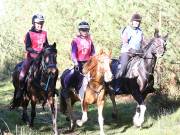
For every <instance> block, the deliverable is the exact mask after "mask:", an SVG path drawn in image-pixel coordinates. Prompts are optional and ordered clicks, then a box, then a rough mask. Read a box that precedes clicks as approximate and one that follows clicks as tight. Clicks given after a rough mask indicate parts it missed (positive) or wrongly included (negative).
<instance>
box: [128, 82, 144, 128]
mask: <svg viewBox="0 0 180 135" xmlns="http://www.w3.org/2000/svg"><path fill="white" fill-rule="evenodd" d="M129 84H130V86H131V89H132V95H133V97H134V99H135V100H136V101H137V102H138V106H137V107H136V113H135V115H134V117H133V123H134V125H135V126H137V127H140V126H141V125H142V123H143V122H144V114H145V111H146V106H145V104H144V98H143V95H142V93H141V92H140V90H139V87H138V86H137V85H136V84H134V82H133V83H129Z"/></svg>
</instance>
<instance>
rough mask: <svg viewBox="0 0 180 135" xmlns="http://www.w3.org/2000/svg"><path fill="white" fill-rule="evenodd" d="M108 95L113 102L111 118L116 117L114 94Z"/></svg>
mask: <svg viewBox="0 0 180 135" xmlns="http://www.w3.org/2000/svg"><path fill="white" fill-rule="evenodd" d="M109 97H110V99H111V102H112V104H113V110H112V118H113V119H117V114H118V111H117V106H116V101H115V95H114V94H109Z"/></svg>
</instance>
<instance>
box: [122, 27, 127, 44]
mask: <svg viewBox="0 0 180 135" xmlns="http://www.w3.org/2000/svg"><path fill="white" fill-rule="evenodd" d="M121 38H122V44H123V45H128V33H127V31H126V30H124V32H123V33H122V37H121Z"/></svg>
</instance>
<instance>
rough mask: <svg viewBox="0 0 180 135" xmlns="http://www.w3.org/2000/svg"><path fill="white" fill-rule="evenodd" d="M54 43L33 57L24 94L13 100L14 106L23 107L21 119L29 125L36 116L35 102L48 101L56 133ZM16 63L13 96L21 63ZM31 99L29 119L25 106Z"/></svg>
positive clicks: (56, 73)
mask: <svg viewBox="0 0 180 135" xmlns="http://www.w3.org/2000/svg"><path fill="white" fill-rule="evenodd" d="M56 56H57V50H56V44H55V43H54V44H53V45H47V47H46V48H45V49H44V50H43V51H42V53H41V54H39V57H38V58H37V59H35V60H34V61H33V63H32V65H31V67H30V69H29V72H28V75H27V77H26V81H25V84H26V85H25V88H24V94H23V97H22V99H21V100H19V101H15V99H14V102H15V103H16V107H19V106H22V107H23V114H22V120H23V121H24V122H26V123H27V124H28V125H29V126H31V127H32V126H33V123H34V118H35V116H36V111H35V109H36V103H37V102H38V101H39V102H42V103H43V104H42V105H43V108H44V105H45V104H46V103H47V102H48V104H49V106H50V109H51V112H52V122H53V131H54V134H56V135H57V134H58V132H57V125H56V111H57V110H56V109H57V108H55V99H54V96H55V87H56V81H57V77H58V69H57V66H56V63H57V62H56ZM21 64H22V62H21V63H20V64H18V65H17V66H16V67H15V69H14V72H13V75H12V78H13V85H14V88H15V92H14V97H15V95H16V92H17V90H18V89H19V79H18V78H19V73H20V70H21V66H20V65H21ZM29 101H31V120H29V117H28V114H27V107H28V104H29Z"/></svg>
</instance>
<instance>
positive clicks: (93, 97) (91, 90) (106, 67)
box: [60, 50, 112, 135]
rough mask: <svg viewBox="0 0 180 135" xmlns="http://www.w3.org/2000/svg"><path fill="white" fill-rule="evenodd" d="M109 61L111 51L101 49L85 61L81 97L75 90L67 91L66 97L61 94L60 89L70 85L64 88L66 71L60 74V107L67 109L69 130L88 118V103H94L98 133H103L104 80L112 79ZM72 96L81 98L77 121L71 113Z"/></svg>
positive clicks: (65, 89) (62, 109) (63, 89)
mask: <svg viewBox="0 0 180 135" xmlns="http://www.w3.org/2000/svg"><path fill="white" fill-rule="evenodd" d="M110 63H111V52H109V53H108V54H107V53H105V52H104V51H103V50H101V51H100V53H99V54H97V55H95V56H92V57H91V58H90V60H88V61H87V62H86V63H85V65H84V66H83V75H84V79H83V86H82V87H84V88H83V89H84V90H85V91H84V92H85V93H84V96H81V97H78V95H77V93H75V92H71V93H69V96H67V97H64V96H63V94H62V91H68V90H67V89H70V88H72V87H71V86H68V87H66V88H64V86H66V85H64V84H63V83H64V82H65V81H64V80H65V78H66V72H64V73H63V74H62V76H61V85H62V91H61V106H60V109H61V111H62V112H65V109H67V112H68V116H69V118H70V121H71V126H70V130H73V129H74V126H75V122H76V123H77V125H79V126H82V125H83V123H85V122H86V121H87V119H88V117H87V111H88V105H90V104H96V105H97V108H98V121H99V126H100V134H101V135H104V130H103V115H102V111H103V107H104V102H105V94H106V93H107V92H106V91H105V85H104V82H110V81H111V80H112V73H111V69H110ZM85 80H87V81H85ZM74 81H75V79H74ZM84 83H86V84H84ZM82 87H81V88H82ZM80 94H81V93H80ZM74 97H76V99H79V100H80V99H82V100H81V107H82V111H83V113H82V118H81V120H77V121H76V120H75V118H74V116H73V114H72V104H74V102H75V100H74ZM63 105H64V106H63Z"/></svg>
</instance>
